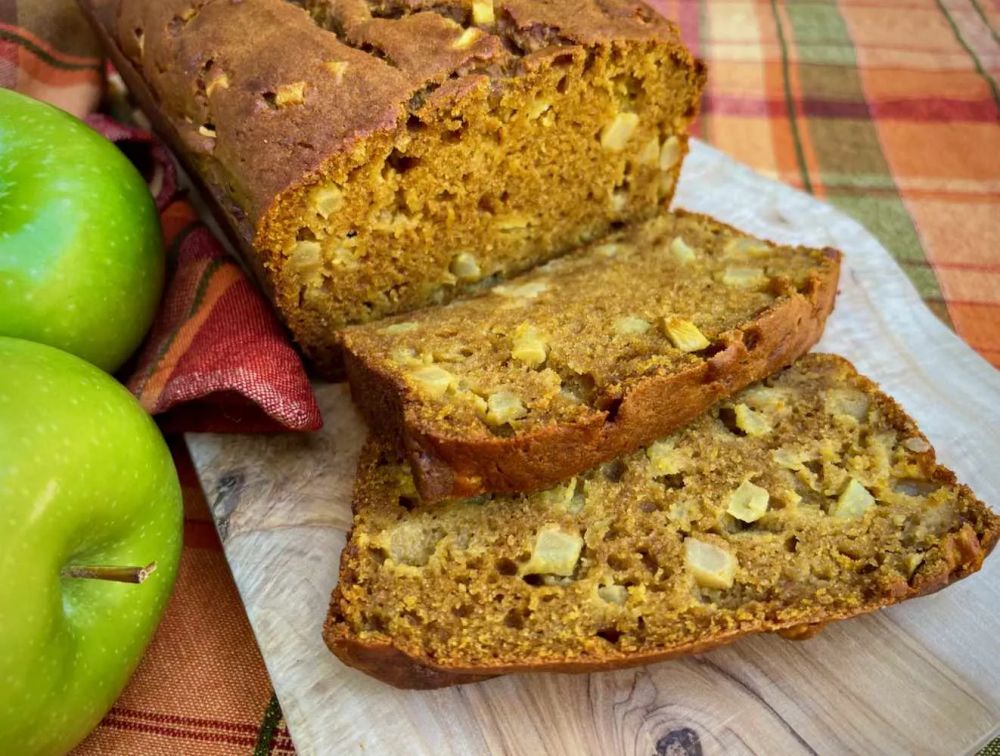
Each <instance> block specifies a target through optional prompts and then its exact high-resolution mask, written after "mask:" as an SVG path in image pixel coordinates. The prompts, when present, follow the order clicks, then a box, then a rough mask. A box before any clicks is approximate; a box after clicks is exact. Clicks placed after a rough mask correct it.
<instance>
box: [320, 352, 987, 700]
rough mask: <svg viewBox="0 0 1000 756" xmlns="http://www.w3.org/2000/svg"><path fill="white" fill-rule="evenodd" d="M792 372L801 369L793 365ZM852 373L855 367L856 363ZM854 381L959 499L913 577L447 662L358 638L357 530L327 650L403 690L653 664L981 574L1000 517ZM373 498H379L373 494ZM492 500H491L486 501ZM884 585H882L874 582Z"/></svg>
mask: <svg viewBox="0 0 1000 756" xmlns="http://www.w3.org/2000/svg"><path fill="white" fill-rule="evenodd" d="M805 359H806V360H808V361H809V363H810V364H811V365H816V364H821V363H822V362H825V363H826V364H827V365H836V364H838V363H839V364H842V365H844V366H847V367H849V368H850V364H849V363H848V362H847V361H846V360H843V359H842V358H838V357H834V356H832V355H810V356H809V357H806V358H805ZM792 369H793V370H794V369H795V368H792ZM850 369H851V371H852V372H853V368H850ZM852 380H853V382H854V383H853V385H854V386H856V387H857V388H859V389H861V390H862V391H865V392H866V393H868V395H869V396H870V398H871V399H872V400H873V401H874V402H875V403H877V404H878V406H879V408H880V411H881V413H882V416H883V417H884V418H885V422H886V424H887V425H888V427H891V428H892V429H893V430H894V431H895V432H896V433H897V434H898V438H900V439H906V440H907V443H909V444H913V445H914V446H915V447H916V448H921V447H923V449H922V450H921V451H919V452H916V459H918V460H919V466H920V467H921V469H924V470H926V472H927V474H928V476H929V478H930V479H931V480H934V481H937V482H939V483H941V484H943V485H945V486H948V487H949V488H950V489H951V490H950V494H949V496H950V497H951V500H953V501H955V502H957V505H958V507H959V511H960V512H961V515H960V516H961V519H960V520H959V523H958V524H957V525H956V526H955V528H956V529H954V530H953V531H951V532H948V533H945V534H943V535H942V536H941V537H940V540H939V541H938V542H937V543H936V545H935V546H934V548H933V550H932V551H931V552H930V553H929V555H928V558H927V559H926V561H924V562H921V563H920V564H919V566H917V567H916V570H915V572H914V573H913V574H912V575H911V576H910V578H909V580H907V579H906V578H905V576H901V577H900V579H899V580H898V581H895V582H888V583H871V584H869V588H867V589H866V590H865V592H864V593H863V595H862V596H860V597H859V598H860V600H859V601H858V602H857V603H848V604H846V605H845V604H840V605H838V606H836V607H835V608H829V607H827V606H825V605H824V604H823V602H819V603H810V604H808V605H807V607H805V608H802V609H801V610H800V611H796V612H790V613H789V614H788V615H787V616H783V617H779V616H773V615H767V616H764V615H758V616H756V617H755V619H754V620H753V621H752V622H748V623H745V624H741V625H740V626H739V627H737V628H735V629H724V630H721V631H717V632H714V633H713V634H711V635H710V636H708V637H700V638H695V639H694V640H693V641H691V642H687V643H683V644H680V645H673V646H669V647H665V648H664V647H660V648H655V649H652V650H648V651H642V652H636V653H631V654H628V655H625V656H622V655H621V654H617V655H615V656H609V657H605V658H601V654H595V655H593V656H591V658H589V659H586V658H584V659H580V658H579V657H576V658H569V657H567V658H566V659H553V658H552V657H551V656H549V657H548V658H541V657H539V658H532V657H531V655H530V654H527V655H526V656H525V658H523V659H522V660H519V661H517V662H516V663H509V662H508V663H494V662H490V661H489V659H488V655H487V658H486V659H485V660H483V661H480V662H477V663H475V664H474V665H468V664H465V665H463V664H460V663H455V664H453V663H448V664H442V663H439V662H437V661H435V659H433V658H431V657H429V656H427V655H426V654H424V653H422V652H421V651H420V650H418V648H419V646H414V645H407V644H405V643H399V642H395V641H393V640H391V639H390V637H389V636H386V635H384V634H381V633H378V632H376V633H372V634H371V636H370V639H369V638H363V637H359V636H358V635H357V634H356V633H354V632H353V631H352V630H351V629H350V627H351V626H350V625H349V623H348V622H347V621H345V619H344V617H345V616H346V615H347V613H348V612H349V609H350V604H349V602H348V601H347V599H346V598H345V597H344V596H343V595H342V593H341V587H343V586H351V585H353V584H354V583H355V581H356V579H357V577H358V575H357V574H356V573H355V570H356V567H357V564H358V561H357V557H359V556H360V551H359V547H358V546H357V545H356V543H355V538H354V537H353V536H352V537H351V538H350V539H349V543H348V547H347V549H345V552H344V555H343V556H342V561H341V572H340V582H339V584H338V588H337V590H336V591H335V592H334V594H333V596H332V599H331V605H330V613H329V615H328V618H327V621H326V623H325V626H324V631H323V634H324V639H325V641H326V643H327V645H328V646H329V648H330V649H331V650H332V651H333V653H335V654H336V655H337V656H338V657H339V658H340V659H341V660H342V661H344V662H345V663H346V664H349V665H351V666H354V667H357V668H359V669H362V670H363V671H365V672H366V673H367V674H369V675H372V676H374V677H376V678H378V679H380V680H383V681H385V682H387V683H389V684H392V685H395V686H397V687H403V688H430V687H441V686H446V685H454V684H463V683H468V682H475V681H478V680H481V679H486V678H488V677H492V676H495V675H501V674H508V673H519V672H546V671H547V672H594V671H605V670H611V669H619V668H623V667H631V666H636V665H642V664H648V663H653V662H658V661H664V660H667V659H671V658H675V657H677V656H681V655H686V654H690V653H698V652H701V651H706V650H708V649H711V648H714V647H717V646H720V645H723V644H726V643H729V642H732V641H734V640H736V639H738V638H741V637H743V636H747V635H752V634H755V633H761V632H775V633H778V634H780V635H782V636H783V637H786V638H789V639H794V640H804V639H807V638H810V637H812V636H813V635H815V634H816V633H817V632H819V631H820V630H821V629H822V628H823V627H824V626H825V625H826V624H828V623H830V622H833V621H837V620H841V619H847V618H849V617H854V616H858V615H861V614H866V613H869V612H872V611H875V610H877V609H880V608H883V607H886V606H889V605H892V604H895V603H898V602H901V601H905V600H908V599H911V598H915V597H918V596H923V595H927V594H929V593H933V592H935V591H938V590H940V589H942V588H944V587H946V586H948V585H949V584H951V583H953V582H955V581H957V580H959V579H962V578H964V577H966V576H968V575H971V574H972V573H974V572H976V571H977V570H979V569H980V567H981V566H982V563H983V560H984V559H985V558H986V557H987V556H988V555H989V554H990V553H991V551H992V550H993V549H994V547H995V546H996V544H997V542H998V540H1000V517H998V516H997V515H995V514H994V513H992V512H991V511H990V510H989V509H988V508H987V507H986V506H985V505H983V504H982V503H981V502H978V501H977V500H976V499H975V496H974V494H973V493H972V492H971V491H970V490H969V489H968V488H967V487H966V486H964V485H961V484H958V483H956V481H955V475H954V473H953V472H951V471H950V470H948V469H947V468H945V467H942V466H940V465H938V464H937V462H936V460H935V453H934V450H933V449H932V448H931V447H930V445H929V444H927V443H926V438H925V437H924V436H923V435H922V434H921V433H920V431H919V429H918V428H917V427H916V424H915V423H914V421H913V420H912V419H911V418H910V417H909V416H908V415H907V414H906V413H905V412H904V411H903V410H902V409H901V408H900V406H899V405H898V404H897V403H896V402H895V401H894V400H893V399H891V398H890V397H888V396H886V395H885V394H883V393H881V392H880V391H879V390H878V387H877V385H876V384H875V383H874V382H872V381H870V380H868V379H867V378H864V377H862V376H857V375H856V374H855V375H854V378H853V379H852ZM383 453H384V452H383V450H382V449H381V447H379V446H378V445H377V444H369V445H368V446H367V447H366V449H365V451H364V453H363V454H362V459H361V461H360V463H359V477H358V485H357V489H356V494H355V502H354V503H355V507H356V511H357V512H359V513H360V512H362V511H363V510H364V509H365V508H367V507H369V506H371V505H372V504H373V502H374V500H375V498H377V497H378V496H379V495H380V493H379V490H378V488H377V487H376V488H370V485H371V484H370V482H369V480H368V475H367V473H366V471H368V470H369V469H374V466H376V465H378V464H380V459H379V457H380V455H381V454H383ZM373 497H374V498H373ZM487 506H488V505H487ZM875 585H879V586H880V587H879V588H878V589H875V588H874V586H875Z"/></svg>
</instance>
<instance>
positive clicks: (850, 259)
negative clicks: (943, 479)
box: [189, 143, 1000, 756]
mask: <svg viewBox="0 0 1000 756" xmlns="http://www.w3.org/2000/svg"><path fill="white" fill-rule="evenodd" d="M677 203H678V204H679V205H680V206H682V207H685V208H688V209H691V210H696V211H699V212H706V213H710V214H712V215H715V216H716V217H718V218H719V219H720V220H723V221H725V222H727V223H732V224H734V225H736V226H738V227H741V228H743V229H745V230H747V231H749V232H751V233H755V234H757V235H760V236H764V237H767V238H771V239H774V240H776V241H781V242H796V243H802V244H808V245H812V246H824V245H829V246H834V247H837V248H839V249H841V250H842V251H843V252H844V253H845V263H846V265H845V270H844V274H843V279H842V284H841V294H840V297H839V300H838V306H837V309H836V311H835V313H834V316H833V317H832V318H831V320H830V323H829V325H828V328H827V333H826V335H825V336H824V339H823V341H822V342H821V344H820V347H819V348H818V349H819V350H823V351H832V352H837V353H839V354H842V355H844V356H845V357H847V358H849V359H850V360H851V361H852V362H854V363H855V364H856V365H857V366H858V368H859V369H860V370H861V371H862V372H864V373H866V374H867V375H869V376H871V377H872V378H874V379H876V380H877V381H879V382H880V383H881V384H882V385H883V387H884V388H885V389H886V390H887V391H888V392H889V393H890V394H892V395H894V396H895V397H896V398H897V399H898V400H899V401H900V402H901V404H902V405H903V406H904V407H905V408H906V409H907V410H908V411H909V412H910V413H911V414H912V415H913V416H914V417H915V418H916V420H917V421H918V422H919V423H920V425H921V427H922V428H923V430H924V431H925V433H926V434H927V436H928V437H929V438H930V439H931V440H932V442H933V443H934V445H935V446H936V448H937V449H938V452H939V457H940V459H941V461H942V462H943V463H944V464H946V465H948V466H949V467H952V468H953V469H954V470H955V471H956V472H957V473H958V475H959V478H960V479H961V480H963V481H964V482H966V483H968V484H970V485H971V486H972V487H973V489H974V490H975V491H976V492H977V493H978V495H979V497H980V498H982V499H983V500H985V501H986V502H988V503H990V504H992V505H993V506H994V508H996V506H997V504H1000V373H998V372H997V371H995V370H994V369H993V368H992V367H990V366H989V365H988V364H987V363H986V362H985V361H984V360H982V359H981V358H980V357H979V356H978V355H976V354H975V353H974V352H973V351H972V350H971V349H969V348H968V347H967V346H966V345H965V344H964V343H962V342H961V341H960V340H959V339H958V338H957V337H955V336H954V335H953V334H952V333H951V332H950V331H949V330H948V329H947V328H946V327H945V326H944V325H943V324H941V323H940V322H939V321H938V320H937V319H936V318H935V317H934V316H933V315H932V314H931V313H930V311H929V310H927V308H926V307H925V306H924V304H923V303H922V302H921V300H920V299H919V297H918V296H917V294H916V292H915V291H914V290H913V288H912V286H911V285H910V283H909V281H908V280H907V279H906V277H905V275H904V274H903V273H902V272H901V271H900V269H899V268H898V267H897V266H896V264H895V263H894V262H893V261H892V259H891V258H890V256H889V254H888V253H887V252H886V251H885V250H884V249H883V248H882V247H881V246H880V245H879V244H878V243H877V242H876V241H875V240H874V239H873V238H872V237H871V236H870V235H869V234H868V233H867V232H866V231H865V230H864V229H862V228H861V227H860V226H859V225H858V224H856V223H855V222H854V221H852V220H850V219H849V218H847V217H845V216H843V215H842V214H840V213H838V212H837V211H836V210H834V209H833V208H831V207H829V206H827V205H824V204H822V203H820V202H818V201H816V200H815V199H813V198H811V197H809V196H807V195H804V194H801V193H799V192H796V191H795V190H793V189H790V188H788V187H786V186H783V185H781V184H778V183H775V182H772V181H769V180H767V179H764V178H762V177H760V176H757V175H755V174H753V173H752V172H751V171H750V170H749V169H746V168H744V167H742V166H740V165H737V164H736V163H734V162H733V161H731V160H730V159H729V158H727V157H726V156H724V155H723V154H722V153H719V152H717V151H715V150H713V149H712V148H710V147H707V146H706V145H704V144H701V143H696V144H694V146H693V149H692V153H691V155H690V157H689V158H688V161H687V162H686V164H685V167H684V173H683V176H682V180H681V185H680V190H679V192H678V198H677ZM316 390H317V394H318V396H319V399H320V403H321V405H322V408H323V412H324V417H325V419H326V428H325V430H323V431H322V432H320V433H317V434H313V435H310V436H292V435H287V436H220V435H201V434H199V435H191V436H189V442H190V445H191V450H192V454H193V456H194V459H195V464H196V466H197V467H198V470H199V473H200V475H201V479H202V482H203V484H204V486H205V490H206V493H207V495H208V498H209V501H210V502H211V503H212V508H213V514H214V516H215V519H216V524H217V526H218V529H219V532H220V534H221V536H222V540H223V544H224V547H225V551H226V556H227V558H228V560H229V563H230V565H231V567H232V570H233V574H234V576H235V578H236V583H237V586H238V588H239V590H240V593H241V595H242V597H243V600H244V602H245V604H246V607H247V612H248V614H249V617H250V622H251V624H252V625H253V628H254V631H255V633H256V635H257V639H258V641H259V643H260V646H261V650H262V652H263V654H264V659H265V661H266V663H267V667H268V671H269V673H270V675H271V678H272V680H273V682H274V687H275V690H276V692H277V694H278V697H279V699H280V701H281V705H282V707H283V709H284V712H285V718H286V721H287V723H288V726H289V728H290V730H291V733H292V737H293V739H294V741H295V745H296V747H297V748H298V749H299V751H300V752H301V753H304V754H337V753H379V754H382V753H384V754H404V753H405V754H408V755H410V754H486V753H504V754H508V753H509V754H644V755H645V756H651V755H657V756H664V755H665V754H685V755H687V756H696V755H698V754H715V753H767V754H799V753H823V754H828V753H864V754H871V753H913V754H924V753H926V754H942V753H948V754H961V753H971V752H974V751H975V750H976V749H977V747H978V746H980V745H982V744H983V743H984V742H985V741H987V740H988V739H989V738H990V737H991V736H993V735H995V734H996V733H997V732H998V731H1000V557H997V556H994V558H993V559H991V560H988V561H987V564H986V566H985V567H984V569H983V571H982V572H980V573H979V574H977V575H975V576H973V577H971V578H969V579H968V580H966V581H963V582H961V583H959V584H957V585H955V586H952V587H951V588H949V589H948V590H946V591H944V592H942V593H939V594H936V595H934V596H930V597H927V598H923V599H917V600H914V601H911V602H909V603H906V604H903V605H900V606H897V607H893V608H891V609H889V610H886V611H884V612H881V613H878V614H876V615H871V616H867V617H862V618H858V619H854V620H849V621H846V622H842V623H839V624H835V625H832V626H830V627H828V628H827V629H826V630H824V631H823V632H822V633H820V634H819V635H818V636H817V637H816V638H813V639H811V640H808V641H802V642H791V641H785V640H782V639H780V638H778V637H771V636H758V637H754V638H750V639H748V640H744V641H741V642H738V643H736V644H734V645H732V646H729V647H726V648H722V649H719V650H716V651H712V652H710V653H707V654H704V655H702V656H699V657H693V658H687V659H683V660H679V661H673V662H665V663H662V664H658V665H652V666H649V667H645V668H640V669H636V670H625V671H618V672H605V673H599V674H591V675H553V674H545V675H513V676H509V677H505V678H498V679H494V680H490V681H487V682H484V683H479V684H474V685H467V686H462V687H458V688H451V689H446V690H439V691H432V692H425V691H424V692H421V691H399V690H395V689H393V688H390V687H388V686H386V685H384V684H382V683H379V682H377V681H375V680H372V679H370V678H368V677H366V676H364V675H362V674H361V673H359V672H356V671H354V670H352V669H349V668H347V667H345V666H344V665H342V664H341V663H340V662H339V661H338V660H337V659H336V658H335V657H333V656H332V655H331V654H330V653H329V652H328V651H327V650H326V647H325V646H324V645H323V641H322V638H321V636H320V630H321V627H322V623H323V618H324V616H325V614H326V609H327V602H328V600H329V594H330V591H331V590H332V588H333V586H334V583H335V581H336V574H337V566H338V560H339V553H340V550H341V548H342V547H343V544H344V540H345V534H346V531H347V530H348V528H349V527H350V521H351V515H350V494H351V486H352V483H353V476H354V465H355V462H356V460H357V455H358V452H359V450H360V447H361V443H362V441H363V439H364V436H365V432H366V431H365V429H364V427H363V424H362V422H361V420H360V418H359V416H358V415H357V413H356V411H355V410H354V409H353V407H352V406H351V404H350V401H349V398H348V394H347V391H346V389H345V388H344V387H343V386H339V385H330V384H319V385H317V386H316Z"/></svg>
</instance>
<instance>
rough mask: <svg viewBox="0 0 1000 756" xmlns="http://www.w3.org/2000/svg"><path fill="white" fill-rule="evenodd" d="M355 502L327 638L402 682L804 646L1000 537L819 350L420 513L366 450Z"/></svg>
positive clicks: (880, 398)
mask: <svg viewBox="0 0 1000 756" xmlns="http://www.w3.org/2000/svg"><path fill="white" fill-rule="evenodd" d="M354 506H355V517H354V528H353V531H352V533H351V535H350V537H349V540H348V544H347V546H346V548H345V550H344V552H343V555H342V557H341V569H340V582H339V584H338V586H337V588H336V590H335V591H334V594H333V598H332V601H331V605H330V613H329V616H328V618H327V622H326V626H325V628H324V637H325V639H326V642H327V644H328V645H329V647H330V648H331V649H332V650H333V652H334V653H335V654H336V655H337V656H338V657H340V659H342V660H343V661H344V662H345V663H347V664H349V665H351V666H354V667H357V668H359V669H361V670H363V671H365V672H367V673H368V674H370V675H373V676H374V677H377V678H379V679H381V680H384V681H385V682H388V683H390V684H392V685H396V686H399V687H405V688H431V687H440V686H444V685H453V684H458V683H465V682H473V681H475V680H479V679H483V678H485V677H490V676H493V675H499V674H505V673H510V672H532V671H561V672H586V671H596V670H604V669H612V668H616V667H622V666H629V665H636V664H644V663H647V662H654V661H659V660H662V659H668V658H670V657H673V656H678V655H681V654H687V653H692V652H696V651H702V650H705V649H708V648H711V647H713V646H718V645H720V644H723V643H728V642H730V641H733V640H735V639H737V638H739V637H741V636H744V635H749V634H752V633H760V632H779V633H781V634H783V635H786V636H788V637H792V638H802V637H807V636H809V635H811V634H813V633H814V632H816V631H817V630H818V629H819V628H821V627H822V626H823V625H824V624H825V623H828V622H830V621H832V620H838V619H843V618H846V617H851V616H854V615H857V614H862V613H865V612H870V611H873V610H875V609H878V608H881V607H884V606H887V605H889V604H894V603H897V602H899V601H903V600H905V599H909V598H912V597H914V596H919V595H921V594H925V593H930V592H932V591H936V590H938V589H940V588H943V587H944V586H946V585H948V584H949V583H951V582H953V581H955V580H958V579H960V578H963V577H965V576H967V575H969V574H971V573H973V572H975V571H976V570H978V569H979V567H980V566H981V564H982V562H983V559H984V558H985V557H986V556H987V555H988V554H989V552H990V550H991V549H992V548H993V547H994V545H995V544H996V542H997V539H998V537H1000V518H998V517H997V516H996V515H995V514H993V513H992V512H991V511H990V510H989V509H988V508H987V507H986V506H985V505H984V504H982V503H981V502H979V501H977V500H976V498H975V496H974V495H973V493H972V492H971V491H970V490H969V489H968V488H966V487H965V486H963V485H961V484H959V483H957V482H956V481H955V476H954V475H953V474H952V473H951V472H950V471H949V470H947V469H945V468H943V467H941V466H939V465H938V464H937V463H936V462H935V456H934V450H933V449H932V448H931V446H930V444H929V443H928V442H927V440H926V438H925V437H924V436H923V435H922V434H921V433H920V431H919V430H918V429H917V427H916V425H915V424H914V423H913V421H912V420H911V419H910V418H909V417H907V415H906V414H905V413H904V412H903V410H902V409H900V407H899V406H898V405H897V404H896V403H895V402H894V401H893V400H892V399H890V398H889V397H888V396H886V395H885V394H883V393H881V392H880V391H879V390H878V388H877V386H875V385H874V384H873V383H872V382H871V381H869V380H867V379H866V378H864V377H862V376H860V375H858V374H857V373H856V372H855V371H854V369H853V367H851V365H850V364H849V363H848V362H846V361H845V360H843V359H841V358H838V357H833V356H828V355H807V356H806V357H803V358H802V359H801V360H799V361H798V362H797V363H795V364H794V365H793V366H791V367H790V368H787V369H786V370H784V371H781V372H779V373H777V374H776V375H774V376H773V377H771V378H769V379H767V380H766V381H764V382H762V383H758V384H755V385H753V386H751V387H749V388H747V389H745V390H744V391H742V392H740V393H738V394H736V395H734V396H732V397H731V398H729V399H727V400H725V401H723V402H721V403H719V404H717V405H715V406H714V407H713V408H712V409H711V410H710V411H708V412H707V413H705V414H704V415H702V416H701V417H700V418H699V419H697V420H695V421H694V422H693V423H691V424H690V425H689V426H687V427H686V428H684V429H683V430H680V431H677V432H676V433H674V434H672V435H670V436H667V437H666V438H663V439H660V440H659V441H657V442H655V443H653V444H651V445H649V446H647V447H646V448H644V449H640V450H638V451H635V452H633V453H631V454H627V455H625V456H623V457H621V458H619V459H618V460H616V461H615V462H612V463H607V464H605V465H602V466H600V467H597V468H595V469H593V470H590V471H588V472H586V473H584V474H582V475H579V476H576V477H574V478H571V479H569V480H567V481H565V482H563V483H561V484H560V485H557V486H554V487H553V488H550V489H548V490H546V491H543V492H539V493H535V494H530V495H525V494H522V495H505V496H499V495H498V496H493V497H480V498H477V499H472V500H465V501H455V502H451V503H449V504H447V505H436V506H432V505H427V504H423V503H421V502H420V500H419V499H418V498H417V496H416V491H415V488H414V485H413V479H412V477H411V475H410V471H409V468H408V467H407V466H406V465H405V464H402V463H400V462H399V461H397V460H396V459H394V458H393V456H392V453H391V452H390V451H386V450H385V449H384V448H380V447H379V446H378V445H377V444H375V443H372V444H371V445H370V446H369V447H368V449H367V450H366V452H365V453H364V455H363V459H362V461H361V464H360V467H359V471H358V479H357V484H356V494H355V502H354Z"/></svg>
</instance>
